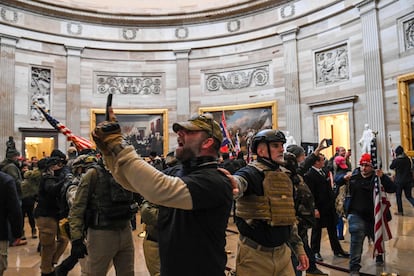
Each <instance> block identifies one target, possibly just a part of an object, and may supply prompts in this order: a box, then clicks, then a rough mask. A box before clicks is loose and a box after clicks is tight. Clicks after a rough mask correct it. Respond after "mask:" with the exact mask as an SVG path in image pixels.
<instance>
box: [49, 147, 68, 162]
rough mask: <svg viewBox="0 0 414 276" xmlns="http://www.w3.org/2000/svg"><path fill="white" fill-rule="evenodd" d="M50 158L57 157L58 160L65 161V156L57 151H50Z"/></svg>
mask: <svg viewBox="0 0 414 276" xmlns="http://www.w3.org/2000/svg"><path fill="white" fill-rule="evenodd" d="M50 157H57V158H59V159H62V160H65V159H66V154H64V153H63V152H61V151H60V150H58V149H54V150H53V151H52V153H51V154H50Z"/></svg>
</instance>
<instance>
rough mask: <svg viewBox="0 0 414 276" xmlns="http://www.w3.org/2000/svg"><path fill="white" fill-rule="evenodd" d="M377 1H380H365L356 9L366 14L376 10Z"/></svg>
mask: <svg viewBox="0 0 414 276" xmlns="http://www.w3.org/2000/svg"><path fill="white" fill-rule="evenodd" d="M377 1H378V0H363V1H361V2H360V3H358V4H356V7H357V8H358V10H359V13H360V14H364V13H367V12H370V11H372V10H374V9H376V8H377Z"/></svg>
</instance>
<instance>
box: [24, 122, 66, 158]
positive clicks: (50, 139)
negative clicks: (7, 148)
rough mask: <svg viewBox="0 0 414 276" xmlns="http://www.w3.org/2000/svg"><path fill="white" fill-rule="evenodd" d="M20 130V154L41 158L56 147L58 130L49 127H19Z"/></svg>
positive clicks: (48, 154)
mask: <svg viewBox="0 0 414 276" xmlns="http://www.w3.org/2000/svg"><path fill="white" fill-rule="evenodd" d="M19 130H20V131H21V132H22V141H23V143H22V155H23V156H24V157H25V158H28V159H31V158H32V157H37V159H39V160H40V159H42V158H44V157H47V156H50V153H51V152H52V151H53V150H54V149H56V148H58V134H59V133H58V132H57V131H56V130H51V129H37V128H19Z"/></svg>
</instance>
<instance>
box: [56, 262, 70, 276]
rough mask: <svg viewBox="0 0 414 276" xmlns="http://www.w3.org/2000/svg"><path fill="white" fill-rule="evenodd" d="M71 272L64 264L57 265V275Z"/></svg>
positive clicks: (60, 275)
mask: <svg viewBox="0 0 414 276" xmlns="http://www.w3.org/2000/svg"><path fill="white" fill-rule="evenodd" d="M68 273H69V270H68V269H66V268H65V267H63V266H62V265H58V266H57V267H55V275H56V276H67V275H68Z"/></svg>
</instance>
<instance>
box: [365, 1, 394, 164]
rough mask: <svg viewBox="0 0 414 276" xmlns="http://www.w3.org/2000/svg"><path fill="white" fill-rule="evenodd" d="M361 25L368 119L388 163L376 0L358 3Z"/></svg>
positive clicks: (384, 162) (379, 154) (380, 150)
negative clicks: (376, 133) (376, 134)
mask: <svg viewBox="0 0 414 276" xmlns="http://www.w3.org/2000/svg"><path fill="white" fill-rule="evenodd" d="M358 9H359V12H360V17H361V27H362V40H363V41H362V44H363V57H364V72H365V91H366V106H367V116H366V120H367V123H368V124H369V126H370V127H371V129H372V130H373V131H374V132H376V131H377V132H378V136H377V148H378V156H379V157H383V158H382V159H383V160H382V162H383V164H388V160H386V157H387V149H386V143H387V136H386V132H385V117H384V110H385V106H384V87H383V82H382V79H383V77H382V71H381V56H380V54H381V49H380V39H379V23H378V12H377V7H376V0H367V1H363V2H361V4H360V5H359V6H358Z"/></svg>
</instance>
